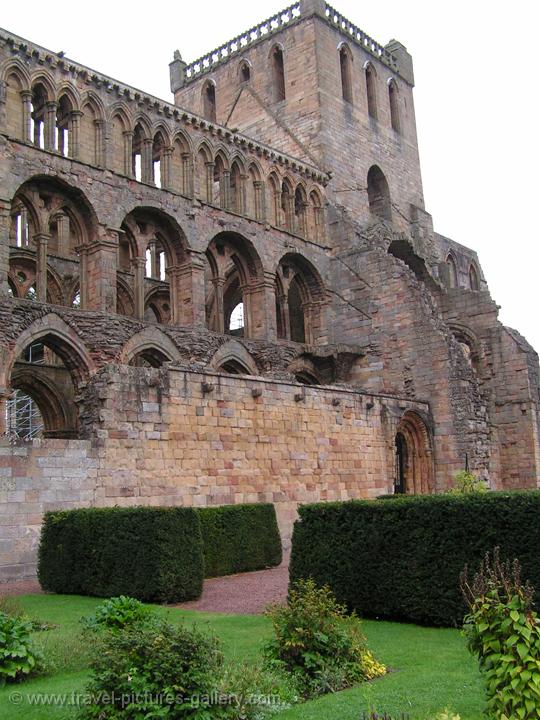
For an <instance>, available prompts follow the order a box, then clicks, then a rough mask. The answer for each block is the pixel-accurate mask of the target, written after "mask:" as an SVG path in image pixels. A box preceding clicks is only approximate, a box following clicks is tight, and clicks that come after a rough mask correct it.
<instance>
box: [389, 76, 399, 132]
mask: <svg viewBox="0 0 540 720" xmlns="http://www.w3.org/2000/svg"><path fill="white" fill-rule="evenodd" d="M388 101H389V103H390V122H391V124H392V130H395V131H396V132H397V133H398V132H400V130H401V125H400V120H399V97H398V89H397V85H396V82H395V80H393V79H392V80H390V82H389V83H388Z"/></svg>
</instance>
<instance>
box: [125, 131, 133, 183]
mask: <svg viewBox="0 0 540 720" xmlns="http://www.w3.org/2000/svg"><path fill="white" fill-rule="evenodd" d="M122 135H123V136H124V174H125V175H127V176H128V177H134V176H135V173H134V172H133V130H125V131H124V132H123V133H122Z"/></svg>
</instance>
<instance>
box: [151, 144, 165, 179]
mask: <svg viewBox="0 0 540 720" xmlns="http://www.w3.org/2000/svg"><path fill="white" fill-rule="evenodd" d="M164 149H165V141H164V139H163V135H162V134H161V133H160V132H157V133H156V134H155V135H154V141H153V143H152V180H153V181H154V185H156V187H159V188H162V187H166V186H167V181H166V178H165V169H166V168H165V164H164V162H163V151H164Z"/></svg>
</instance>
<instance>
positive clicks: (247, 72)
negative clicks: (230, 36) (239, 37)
mask: <svg viewBox="0 0 540 720" xmlns="http://www.w3.org/2000/svg"><path fill="white" fill-rule="evenodd" d="M239 75H240V82H241V83H248V82H249V81H250V80H251V68H250V67H249V63H248V62H247V60H242V62H241V63H240V67H239Z"/></svg>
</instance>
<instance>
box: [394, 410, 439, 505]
mask: <svg viewBox="0 0 540 720" xmlns="http://www.w3.org/2000/svg"><path fill="white" fill-rule="evenodd" d="M394 448H395V474H394V492H395V493H396V494H402V493H407V494H411V495H425V494H427V493H430V492H432V490H433V449H432V439H431V433H430V430H429V428H428V425H427V423H426V422H425V421H424V419H423V418H422V417H421V416H420V415H419V414H418V413H416V412H413V411H411V410H408V411H407V412H405V413H404V415H403V416H402V418H401V420H400V421H399V423H398V426H397V428H396V433H395V438H394Z"/></svg>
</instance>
